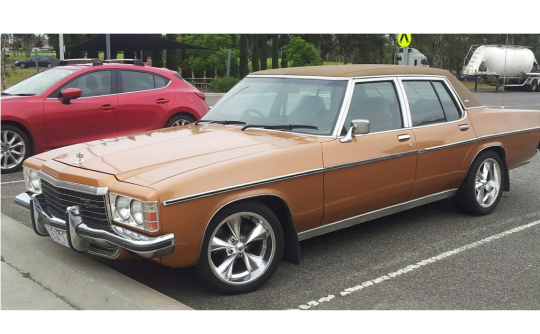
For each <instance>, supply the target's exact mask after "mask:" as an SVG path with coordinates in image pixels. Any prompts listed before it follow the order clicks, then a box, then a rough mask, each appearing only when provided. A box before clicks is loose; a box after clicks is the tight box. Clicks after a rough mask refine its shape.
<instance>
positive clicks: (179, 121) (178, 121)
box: [165, 114, 195, 128]
mask: <svg viewBox="0 0 540 334" xmlns="http://www.w3.org/2000/svg"><path fill="white" fill-rule="evenodd" d="M193 122H195V119H193V117H191V116H188V115H185V114H180V115H174V116H173V117H171V119H169V120H168V121H167V124H165V127H166V128H169V127H171V126H182V125H187V124H191V123H193Z"/></svg>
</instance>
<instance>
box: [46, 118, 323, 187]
mask: <svg viewBox="0 0 540 334" xmlns="http://www.w3.org/2000/svg"><path fill="white" fill-rule="evenodd" d="M302 138H303V139H302ZM305 138H306V136H302V135H298V134H292V133H284V132H275V131H266V130H260V129H249V130H246V131H241V130H240V128H238V127H233V126H216V125H188V126H183V127H174V128H168V129H161V130H155V131H149V132H144V133H138V134H133V135H129V136H126V137H120V138H113V139H108V140H100V141H94V142H90V143H85V144H79V145H74V146H69V147H64V148H61V149H58V150H54V151H50V152H46V153H43V154H40V155H39V156H37V157H36V158H39V159H43V160H50V159H51V158H52V159H54V160H55V161H58V162H61V163H64V164H67V165H70V166H75V167H78V168H84V169H88V170H93V171H98V172H102V173H107V174H112V175H115V177H116V178H117V179H118V180H120V181H125V182H130V183H134V184H139V185H143V186H150V185H152V184H154V183H156V182H159V181H162V180H164V179H166V178H169V177H172V176H174V175H178V174H181V173H185V172H188V171H190V170H194V169H197V168H201V167H204V166H208V165H211V164H215V163H218V162H221V161H225V160H231V159H235V158H239V157H242V156H246V155H251V154H257V153H260V152H262V151H267V150H272V149H283V148H287V147H292V146H297V145H300V144H306V143H314V142H317V141H318V140H317V139H316V138H314V137H310V138H312V139H311V140H305ZM59 153H60V154H59Z"/></svg>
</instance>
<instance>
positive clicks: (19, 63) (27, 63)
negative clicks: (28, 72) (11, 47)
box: [13, 56, 56, 68]
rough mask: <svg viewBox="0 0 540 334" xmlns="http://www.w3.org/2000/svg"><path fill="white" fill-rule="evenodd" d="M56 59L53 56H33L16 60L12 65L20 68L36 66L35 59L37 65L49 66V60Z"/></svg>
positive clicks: (50, 65)
mask: <svg viewBox="0 0 540 334" xmlns="http://www.w3.org/2000/svg"><path fill="white" fill-rule="evenodd" d="M53 59H56V57H55V56H33V57H30V58H28V59H21V60H16V61H15V63H13V65H15V66H16V67H20V68H28V67H36V60H37V63H38V65H39V67H47V68H51V67H52V63H51V60H53Z"/></svg>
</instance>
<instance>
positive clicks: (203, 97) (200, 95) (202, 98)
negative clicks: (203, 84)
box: [195, 92, 206, 101]
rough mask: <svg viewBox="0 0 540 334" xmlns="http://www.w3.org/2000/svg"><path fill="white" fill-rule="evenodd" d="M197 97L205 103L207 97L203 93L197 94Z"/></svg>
mask: <svg viewBox="0 0 540 334" xmlns="http://www.w3.org/2000/svg"><path fill="white" fill-rule="evenodd" d="M195 95H197V96H198V97H200V98H201V100H203V101H205V100H206V95H204V93H203V92H195Z"/></svg>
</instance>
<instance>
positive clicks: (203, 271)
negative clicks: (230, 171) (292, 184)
mask: <svg viewBox="0 0 540 334" xmlns="http://www.w3.org/2000/svg"><path fill="white" fill-rule="evenodd" d="M282 255H283V231H282V229H281V225H280V223H279V221H278V219H277V217H276V215H275V214H274V213H273V212H272V211H271V210H270V209H269V208H268V207H266V206H265V205H263V204H261V203H258V202H247V203H239V204H233V205H231V206H230V207H228V208H225V209H224V210H223V211H220V212H219V213H218V214H216V216H214V218H213V219H212V221H211V222H210V224H209V225H208V228H207V230H206V234H205V237H204V240H203V245H202V248H201V255H200V259H199V263H198V264H197V269H198V272H199V275H200V276H201V279H202V280H203V281H204V282H205V283H206V284H207V285H209V286H210V287H212V288H214V289H215V290H217V291H219V292H222V293H226V294H239V293H245V292H249V291H253V290H255V289H257V288H258V287H260V286H261V285H262V284H264V283H265V282H266V281H267V280H268V279H269V278H270V277H271V276H272V275H273V274H274V272H275V271H276V269H277V267H278V265H279V261H280V259H281V256H282Z"/></svg>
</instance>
